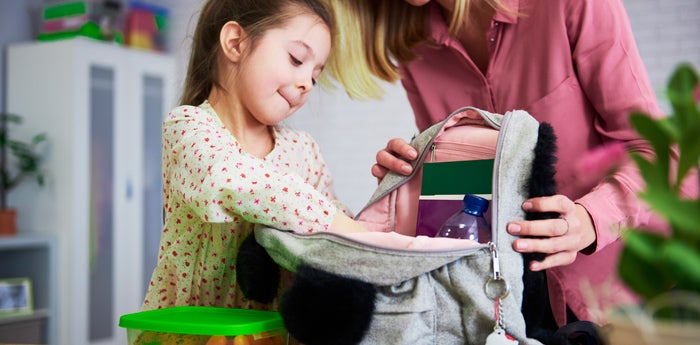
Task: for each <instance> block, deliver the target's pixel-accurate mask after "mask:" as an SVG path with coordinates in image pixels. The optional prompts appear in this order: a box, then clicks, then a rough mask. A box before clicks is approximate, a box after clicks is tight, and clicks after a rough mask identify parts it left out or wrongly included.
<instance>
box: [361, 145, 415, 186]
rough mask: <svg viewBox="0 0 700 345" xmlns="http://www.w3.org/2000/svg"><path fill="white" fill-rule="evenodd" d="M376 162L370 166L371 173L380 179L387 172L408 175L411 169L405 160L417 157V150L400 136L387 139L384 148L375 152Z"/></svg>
mask: <svg viewBox="0 0 700 345" xmlns="http://www.w3.org/2000/svg"><path fill="white" fill-rule="evenodd" d="M376 158H377V164H375V165H373V166H372V175H373V176H374V177H376V178H377V179H379V180H381V179H383V178H384V176H386V174H387V172H389V171H394V172H396V173H399V174H402V175H410V174H411V172H412V171H413V168H411V165H410V164H408V163H407V162H406V161H412V160H414V159H416V158H418V152H417V151H416V149H415V148H413V146H411V145H409V144H408V143H407V142H406V141H405V140H403V139H401V138H394V139H391V140H389V142H388V143H387V144H386V148H384V149H382V150H380V151H379V152H377V157H376Z"/></svg>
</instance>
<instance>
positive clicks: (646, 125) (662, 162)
mask: <svg viewBox="0 0 700 345" xmlns="http://www.w3.org/2000/svg"><path fill="white" fill-rule="evenodd" d="M630 121H631V123H632V126H634V128H635V129H636V130H637V132H638V133H639V135H641V136H642V137H643V138H644V139H646V140H647V141H648V142H649V143H650V144H651V147H652V148H653V149H654V153H655V154H656V158H655V161H654V162H655V163H654V164H650V165H649V168H647V169H656V170H657V172H658V176H659V177H661V178H663V180H664V181H668V173H669V160H670V158H669V157H670V152H669V146H670V145H671V143H672V142H673V141H674V138H673V137H672V135H673V133H669V131H668V128H669V126H668V124H664V123H663V122H664V121H657V120H655V119H652V118H651V117H649V116H648V115H644V114H640V113H633V114H632V115H631V116H630Z"/></svg>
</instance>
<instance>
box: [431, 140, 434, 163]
mask: <svg viewBox="0 0 700 345" xmlns="http://www.w3.org/2000/svg"><path fill="white" fill-rule="evenodd" d="M430 161H431V162H434V161H435V143H432V144H430Z"/></svg>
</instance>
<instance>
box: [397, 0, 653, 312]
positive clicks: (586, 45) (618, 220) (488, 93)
mask: <svg viewBox="0 0 700 345" xmlns="http://www.w3.org/2000/svg"><path fill="white" fill-rule="evenodd" d="M505 2H506V4H507V5H508V6H509V8H511V9H513V10H515V11H516V12H517V13H519V14H520V15H516V14H509V13H496V15H495V16H494V19H493V21H492V22H491V27H490V29H489V30H488V32H487V34H486V35H487V42H488V48H489V54H490V61H489V64H488V69H487V72H486V74H483V73H482V72H481V71H480V70H479V69H478V68H477V67H476V65H475V64H474V63H473V62H472V60H471V59H470V57H469V55H468V53H467V52H466V51H465V48H464V47H463V46H462V45H461V43H460V42H459V41H458V40H456V39H454V38H452V37H450V36H449V33H448V29H447V25H446V22H445V19H444V18H443V16H442V14H441V12H440V10H439V7H438V6H437V5H432V6H433V11H432V15H431V30H432V38H433V40H434V41H435V43H436V44H433V45H420V46H418V47H416V48H415V51H416V53H417V54H418V56H419V59H418V60H416V61H413V62H411V63H410V64H408V65H406V66H401V73H402V83H403V86H404V88H405V89H406V92H407V94H408V99H409V101H410V103H411V106H412V107H413V110H414V112H415V118H416V124H417V126H418V128H419V129H421V130H423V129H426V128H427V127H428V126H429V125H431V124H433V123H436V122H438V121H440V120H442V119H443V118H444V116H445V115H447V114H449V113H450V112H452V111H453V110H455V109H457V108H459V107H461V106H466V105H470V106H476V107H479V108H482V109H485V110H488V111H491V112H496V113H505V112H506V111H509V110H512V109H523V110H526V111H528V112H529V113H530V114H532V115H533V116H534V117H535V118H536V119H537V120H539V121H541V122H548V123H550V124H551V125H552V126H553V127H554V130H555V133H556V135H557V137H558V147H559V152H558V162H557V166H556V168H557V177H556V178H557V187H558V190H559V192H560V193H562V194H564V195H567V196H568V197H570V198H571V199H572V200H575V201H576V202H577V203H579V204H581V205H583V206H584V207H585V208H586V209H587V210H588V212H589V213H590V214H591V216H592V219H593V222H594V224H595V227H596V233H597V243H596V245H597V246H596V248H595V252H594V253H592V254H590V255H586V254H582V253H579V255H578V257H577V259H576V261H575V262H574V263H573V264H571V265H569V266H564V267H557V268H553V269H550V270H548V271H547V273H548V284H549V291H550V300H551V303H552V308H553V312H554V316H555V318H556V320H557V322H558V323H559V324H560V325H562V324H564V323H565V322H566V305H568V306H569V307H570V308H571V309H572V311H573V312H574V313H575V314H576V316H577V317H578V318H579V319H582V320H592V321H596V322H599V323H604V322H605V318H604V315H603V313H601V312H605V311H606V310H605V308H607V307H611V306H615V305H619V304H624V303H630V302H634V301H635V300H636V299H635V297H634V295H633V294H631V293H630V292H629V291H628V290H627V289H626V288H625V287H624V286H623V285H622V284H621V283H620V282H619V281H618V280H617V278H616V269H617V256H618V254H619V250H620V248H621V246H620V245H621V242H620V240H619V234H618V230H619V229H620V228H623V227H626V226H640V225H641V226H643V225H646V224H649V223H655V222H657V221H656V220H654V219H653V217H652V214H651V212H649V211H648V210H645V209H644V208H642V207H640V204H639V203H638V202H630V201H629V200H624V199H626V198H627V197H629V196H634V195H635V194H636V192H637V191H638V190H639V189H640V188H641V187H642V181H641V179H640V177H639V175H638V174H637V173H636V169H635V168H634V166H633V165H632V163H630V164H629V165H628V166H625V167H623V168H622V169H621V171H620V172H619V173H618V174H617V175H616V177H615V181H616V183H606V182H602V183H600V184H598V185H591V184H582V183H581V182H579V181H580V180H581V179H579V177H578V176H577V175H576V171H575V169H574V167H575V165H576V164H575V163H576V162H577V159H578V158H579V157H581V156H582V155H583V154H584V153H585V152H586V151H588V150H590V149H591V148H594V147H596V146H599V145H601V144H605V143H609V142H612V141H625V142H627V144H628V145H629V147H630V148H632V149H636V150H640V151H645V152H648V151H649V150H648V149H647V148H646V147H645V146H644V145H643V144H642V142H641V141H640V140H638V136H637V135H636V133H635V132H634V131H633V130H632V129H631V127H630V124H629V122H628V117H629V114H630V113H631V112H632V111H641V112H646V113H649V114H652V115H653V116H655V117H658V116H663V115H662V111H661V110H660V108H659V106H658V103H657V100H656V97H655V94H654V90H653V89H652V87H651V85H650V82H649V79H648V76H647V73H646V70H645V68H644V65H643V63H642V59H641V58H640V56H639V54H638V51H637V47H636V45H635V42H634V38H633V36H632V31H631V28H630V24H629V22H628V18H627V14H626V12H625V9H624V7H623V4H622V1H620V0H558V1H536V0H535V1H530V0H509V1H505ZM587 290H590V291H588V292H586V291H587Z"/></svg>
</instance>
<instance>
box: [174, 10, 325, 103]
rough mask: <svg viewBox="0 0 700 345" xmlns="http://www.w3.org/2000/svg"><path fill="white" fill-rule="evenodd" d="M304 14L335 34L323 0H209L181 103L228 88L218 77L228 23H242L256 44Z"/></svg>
mask: <svg viewBox="0 0 700 345" xmlns="http://www.w3.org/2000/svg"><path fill="white" fill-rule="evenodd" d="M300 13H311V14H313V15H316V16H318V17H319V18H320V19H321V20H322V21H323V22H324V23H325V24H326V25H327V26H328V28H329V30H330V31H331V35H333V27H334V24H333V17H332V16H331V13H330V12H329V11H328V9H327V8H326V7H325V6H324V4H323V3H322V2H321V1H320V0H208V1H207V2H206V3H205V4H204V6H203V7H202V11H201V13H200V15H199V19H198V21H197V26H196V28H195V31H194V36H193V38H192V50H191V52H190V60H189V64H188V67H187V74H186V76H185V85H184V88H183V91H182V95H181V96H180V105H199V104H201V103H202V102H204V101H205V100H206V99H207V97H209V93H210V92H211V90H212V89H213V88H215V87H217V88H221V89H224V87H223V85H221V83H220V82H219V81H218V80H217V76H218V75H219V67H218V65H217V60H218V56H219V50H220V45H219V33H220V31H221V28H222V27H223V26H224V24H226V23H227V22H229V21H235V22H237V23H238V24H240V25H241V27H243V29H244V30H245V32H246V34H247V36H248V37H249V39H250V40H251V42H253V43H252V44H251V45H252V46H254V45H255V42H256V40H257V39H259V38H260V37H262V36H263V35H264V33H265V32H266V31H267V30H269V29H273V28H278V27H280V26H283V25H284V24H285V23H286V22H287V21H288V20H289V19H291V18H292V17H294V16H296V15H299V14H300Z"/></svg>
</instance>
